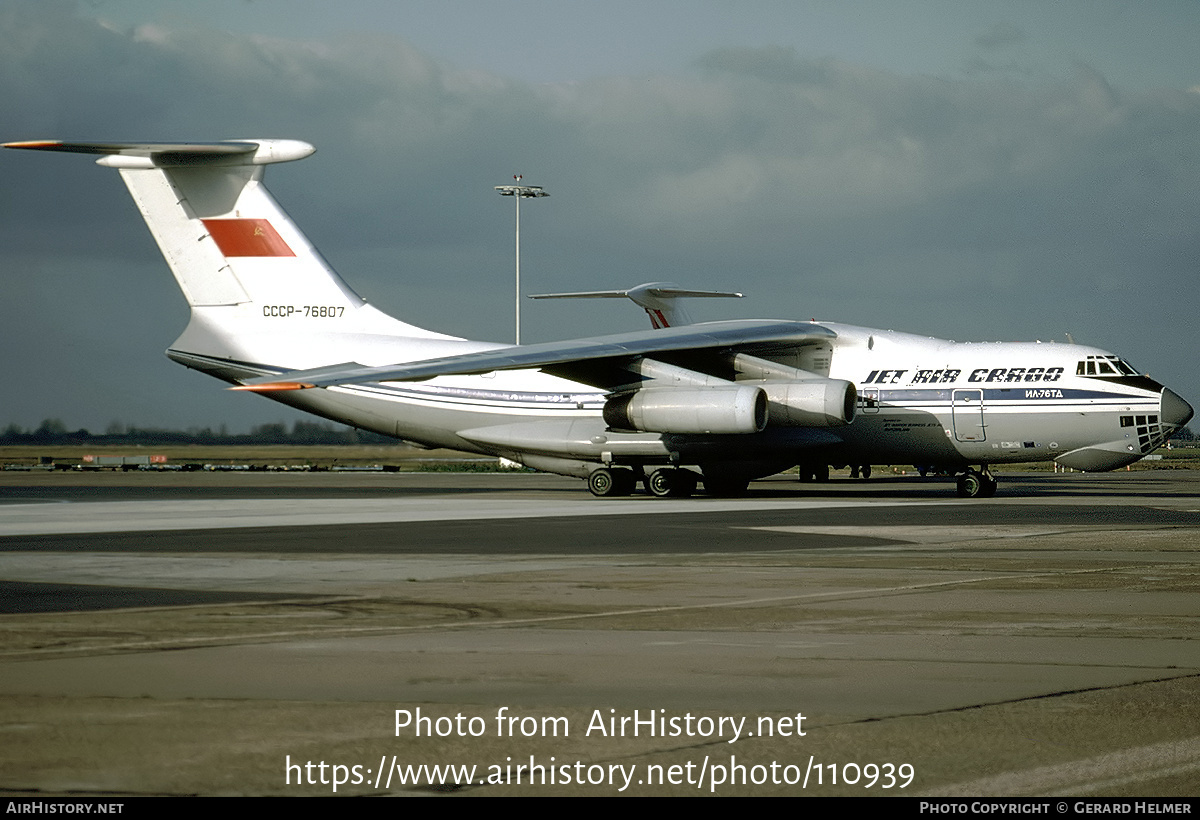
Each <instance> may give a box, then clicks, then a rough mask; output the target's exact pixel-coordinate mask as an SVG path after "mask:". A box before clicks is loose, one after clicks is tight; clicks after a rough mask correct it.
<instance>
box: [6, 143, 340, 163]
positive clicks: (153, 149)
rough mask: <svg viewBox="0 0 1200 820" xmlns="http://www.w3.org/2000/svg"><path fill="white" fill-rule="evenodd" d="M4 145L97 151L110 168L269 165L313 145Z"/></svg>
mask: <svg viewBox="0 0 1200 820" xmlns="http://www.w3.org/2000/svg"><path fill="white" fill-rule="evenodd" d="M3 147H4V148H22V149H27V150H33V151H62V152H65V153H69V154H100V155H101V158H100V159H98V160H96V161H97V162H98V163H99V164H100V165H106V166H109V167H111V168H173V167H179V166H189V165H269V164H270V163H273V162H290V161H292V160H297V159H304V158H305V157H307V156H309V155H310V154H312V153H313V152H314V151H315V150H317V149H316V148H314V147H313V146H311V145H309V144H308V143H307V142H302V141H300V140H227V141H225V142H60V141H58V140H30V141H26V142H7V143H4V144H3Z"/></svg>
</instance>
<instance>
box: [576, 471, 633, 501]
mask: <svg viewBox="0 0 1200 820" xmlns="http://www.w3.org/2000/svg"><path fill="white" fill-rule="evenodd" d="M635 483H636V480H635V479H634V477H633V470H625V469H621V468H619V467H617V468H610V467H601V468H600V469H599V470H593V471H592V472H591V474H590V475H589V476H588V479H587V485H588V490H590V491H591V493H592V495H594V496H596V497H597V498H616V497H618V496H623V495H629V494H630V493H631V492H633V485H634V484H635Z"/></svg>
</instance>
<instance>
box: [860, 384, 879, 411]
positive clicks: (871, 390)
mask: <svg viewBox="0 0 1200 820" xmlns="http://www.w3.org/2000/svg"><path fill="white" fill-rule="evenodd" d="M858 411H859V412H860V413H878V412H879V388H878V387H862V388H859V391H858Z"/></svg>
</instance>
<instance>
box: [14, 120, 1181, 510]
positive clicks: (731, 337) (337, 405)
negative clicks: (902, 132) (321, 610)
mask: <svg viewBox="0 0 1200 820" xmlns="http://www.w3.org/2000/svg"><path fill="white" fill-rule="evenodd" d="M7 147H9V148H25V149H35V150H42V151H67V152H74V153H84V154H99V155H102V156H101V158H100V159H99V160H97V162H98V163H99V164H101V165H104V166H108V167H111V168H116V169H118V170H119V171H120V174H121V176H122V178H123V179H124V180H125V184H126V185H127V186H128V188H129V191H130V193H131V194H132V195H133V198H134V200H135V201H136V203H137V206H138V208H139V209H140V211H141V213H142V216H143V217H144V218H145V220H146V223H147V225H149V227H150V231H151V232H152V233H153V235H154V238H155V240H157V242H158V245H159V248H160V249H161V250H162V252H163V255H164V256H165V257H166V259H167V263H168V264H169V265H170V268H171V271H172V272H173V273H174V275H175V278H176V280H177V281H178V283H179V287H180V288H181V289H182V291H183V293H184V296H185V297H186V298H187V301H188V303H189V304H190V305H191V311H192V312H191V321H190V322H189V324H188V326H187V328H186V329H185V330H184V332H183V334H182V335H181V336H180V337H179V339H178V340H176V342H175V343H174V344H173V345H171V347H170V349H169V350H168V351H167V355H168V356H169V357H170V358H172V359H173V360H175V361H177V362H179V363H180V364H183V365H185V366H187V367H191V368H195V369H197V370H201V371H203V372H205V373H208V374H210V375H212V376H215V377H217V378H219V379H222V380H224V381H227V382H231V383H233V384H235V385H238V387H236V388H235V389H242V390H251V391H255V392H259V393H262V394H263V395H265V396H268V397H270V398H273V399H275V400H276V401H280V402H282V403H284V404H288V405H291V406H293V407H297V408H300V409H302V410H306V411H308V412H310V413H314V414H316V415H318V416H323V417H325V418H328V419H333V420H335V421H340V422H345V423H347V424H352V425H354V426H356V427H360V428H364V429H368V430H374V431H376V432H379V433H383V434H386V435H391V436H396V437H399V438H403V439H407V440H409V441H413V442H418V443H421V444H425V445H428V446H431V447H448V448H452V449H457V450H465V451H469V452H476V453H484V454H488V455H493V456H499V457H501V458H507V459H509V460H511V461H514V462H518V463H520V464H524V465H526V466H528V467H532V468H534V469H537V470H544V471H547V472H552V473H560V474H563V475H572V476H578V477H580V478H585V479H586V480H587V484H588V487H589V489H590V490H591V491H592V492H593V493H594V494H596V495H599V496H619V495H626V494H628V493H630V492H631V491H632V490H633V489H634V487H635V486H636V484H637V483H638V482H639V481H642V482H644V484H645V487H646V490H647V491H648V492H649V493H650V494H651V495H655V496H672V495H677V496H682V495H688V494H690V493H691V492H693V491H694V490H695V488H696V486H697V483H698V482H700V481H703V483H704V487H705V490H706V491H707V492H709V493H711V494H718V495H727V494H738V493H740V492H743V491H745V489H746V487H747V484H748V482H749V481H750V480H752V479H754V478H759V477H763V476H767V475H771V474H773V473H777V472H780V471H782V470H784V469H787V468H789V467H791V466H793V465H797V464H803V465H806V466H805V467H804V471H806V472H807V473H808V474H809V475H810V476H817V475H819V473H820V470H821V469H822V468H824V469H826V470H827V469H828V468H827V466H825V465H829V464H853V465H869V464H905V465H910V464H920V465H926V467H927V469H939V470H948V471H951V472H953V473H956V474H957V475H958V491H959V494H960V495H963V496H969V497H975V496H990V495H992V494H993V493H994V492H995V490H996V482H995V479H994V478H993V477H992V475H991V472H990V467H991V466H992V465H995V464H1004V463H1009V462H1027V461H1049V460H1054V461H1056V462H1058V463H1059V464H1062V465H1065V466H1068V467H1073V468H1076V469H1080V470H1111V469H1114V468H1117V467H1121V466H1124V465H1126V464H1130V463H1132V462H1134V461H1137V460H1138V459H1140V458H1142V457H1143V456H1145V455H1147V454H1149V453H1150V452H1152V451H1153V450H1154V449H1155V448H1157V447H1158V446H1159V445H1161V444H1162V443H1163V442H1164V441H1166V440H1167V438H1168V437H1169V436H1170V435H1171V434H1172V433H1173V432H1174V431H1175V430H1176V429H1178V428H1179V427H1181V426H1183V425H1185V424H1186V423H1187V422H1188V420H1190V419H1191V418H1192V408H1191V406H1190V405H1189V404H1188V403H1187V402H1186V401H1184V400H1183V399H1182V398H1181V397H1180V396H1178V395H1177V394H1176V393H1174V392H1173V391H1171V390H1169V389H1167V388H1165V387H1163V386H1162V385H1161V384H1159V383H1157V382H1155V381H1154V380H1152V379H1150V378H1149V377H1147V376H1145V375H1143V374H1142V373H1140V372H1139V371H1138V370H1136V369H1135V368H1133V367H1131V366H1130V365H1129V364H1128V363H1126V362H1125V361H1124V360H1122V359H1121V358H1120V357H1118V356H1115V355H1113V354H1111V353H1108V352H1106V351H1103V350H1098V349H1096V348H1091V347H1083V346H1080V345H1074V344H1034V343H967V344H958V343H954V342H950V341H943V340H941V339H932V338H925V337H920V336H912V335H908V334H905V333H896V332H893V331H890V330H874V329H871V328H863V327H854V326H851V325H843V324H835V323H831V322H821V323H813V322H797V321H784V320H735V321H720V322H706V323H702V324H690V323H686V320H685V319H684V320H683V321H682V322H681V318H682V314H681V313H680V312H679V311H677V310H676V309H675V308H676V304H675V302H674V300H675V299H677V298H680V297H681V296H686V295H711V294H704V293H700V294H696V293H690V292H686V291H682V289H680V288H678V287H677V286H671V285H655V284H650V285H644V286H640V287H639V288H633V289H631V290H630V291H621V292H620V295H625V296H630V298H634V299H635V301H638V303H639V304H641V305H642V306H643V307H645V308H646V309H647V312H648V313H650V315H651V320H652V322H653V323H654V325H655V329H652V330H648V331H644V332H636V333H623V334H618V335H612V336H601V337H595V338H586V339H574V340H570V341H563V342H551V343H545V344H533V345H523V346H506V345H498V344H488V343H484V342H473V341H468V340H466V339H460V338H457V337H454V336H447V335H444V334H441V333H435V332H433V331H429V330H424V329H422V328H419V327H416V326H414V325H410V324H406V323H404V322H401V321H398V320H396V319H394V318H392V317H390V316H387V315H385V314H384V313H382V312H381V311H379V310H376V309H375V308H374V307H372V306H371V305H368V304H367V303H366V302H365V301H364V300H363V299H362V298H361V297H359V296H358V295H357V294H356V293H355V292H354V291H353V290H351V289H350V287H349V286H348V285H347V284H346V283H345V282H344V281H342V279H341V278H340V277H339V276H338V275H337V274H336V273H335V272H334V271H333V270H331V269H330V268H329V267H328V265H327V264H326V263H325V261H324V260H323V259H322V258H321V256H320V255H319V254H318V253H317V251H316V250H315V249H314V248H313V246H312V245H311V244H310V243H309V242H308V240H307V239H305V237H304V235H303V234H301V233H300V231H299V229H297V227H296V226H295V225H294V224H293V223H292V221H291V220H290V219H289V218H288V217H287V215H286V214H285V213H284V212H283V210H282V209H281V208H280V207H279V206H278V205H277V204H276V202H275V200H274V199H273V198H272V197H271V196H270V194H269V193H268V192H267V190H266V188H264V187H263V184H262V177H263V170H264V166H266V165H269V164H271V163H276V162H286V161H289V160H298V159H302V158H304V157H307V156H308V155H309V154H311V153H312V152H313V150H314V148H313V147H312V146H311V145H309V144H307V143H304V142H299V141H294V140H245V141H231V142H217V143H199V144H196V143H64V142H19V143H9V144H8V145H7ZM672 291H676V292H674V293H672ZM601 293H605V294H607V295H612V294H613V293H614V292H601ZM576 295H580V294H576ZM582 295H595V294H594V293H590V294H582ZM635 296H636V297H637V298H635ZM639 298H640V300H641V301H639ZM646 302H651V303H652V304H651V305H650V306H649V307H648V306H647V304H646Z"/></svg>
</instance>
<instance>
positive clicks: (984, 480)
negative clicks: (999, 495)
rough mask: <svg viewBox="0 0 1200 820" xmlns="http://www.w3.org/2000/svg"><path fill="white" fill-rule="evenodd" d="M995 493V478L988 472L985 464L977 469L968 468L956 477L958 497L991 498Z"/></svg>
mask: <svg viewBox="0 0 1200 820" xmlns="http://www.w3.org/2000/svg"><path fill="white" fill-rule="evenodd" d="M995 494H996V479H995V478H993V477H992V474H991V473H989V472H988V469H987V465H986V464H985V465H983V466H982V467H981V468H980V469H978V470H972V469H968V470H967V471H966V472H965V473H963V474H962V475H960V476H959V477H958V495H959V497H960V498H991V497H992V496H994V495H995Z"/></svg>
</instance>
